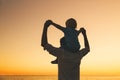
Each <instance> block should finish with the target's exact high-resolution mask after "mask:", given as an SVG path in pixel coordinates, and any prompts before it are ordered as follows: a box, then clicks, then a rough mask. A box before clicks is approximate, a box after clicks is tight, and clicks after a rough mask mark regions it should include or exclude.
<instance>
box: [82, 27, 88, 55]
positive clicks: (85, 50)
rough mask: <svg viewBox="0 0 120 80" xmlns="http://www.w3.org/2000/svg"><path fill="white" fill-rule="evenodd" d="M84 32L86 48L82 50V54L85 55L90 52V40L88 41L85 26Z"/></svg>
mask: <svg viewBox="0 0 120 80" xmlns="http://www.w3.org/2000/svg"><path fill="white" fill-rule="evenodd" d="M82 34H83V37H84V45H85V48H83V49H82V50H81V51H80V52H81V55H82V56H85V55H86V54H87V53H88V52H90V46H89V42H88V38H87V35H86V30H85V29H84V28H82Z"/></svg>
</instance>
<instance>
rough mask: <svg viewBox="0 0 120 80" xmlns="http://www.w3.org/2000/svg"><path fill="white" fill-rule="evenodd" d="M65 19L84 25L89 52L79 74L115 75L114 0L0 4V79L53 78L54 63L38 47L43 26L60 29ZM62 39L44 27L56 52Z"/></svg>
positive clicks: (119, 51) (119, 10)
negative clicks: (14, 76) (11, 76)
mask: <svg viewBox="0 0 120 80" xmlns="http://www.w3.org/2000/svg"><path fill="white" fill-rule="evenodd" d="M71 17H72V18H75V19H76V20H77V23H78V26H77V29H79V28H80V27H82V26H85V27H84V28H85V29H86V31H87V36H88V39H89V43H90V48H91V51H90V53H89V54H88V55H87V56H85V57H84V58H83V59H82V62H81V75H120V62H119V61H120V0H0V75H8V74H10V75H16V74H21V75H23V74H33V75H57V71H58V70H57V65H52V64H51V63H50V62H51V61H52V60H54V59H56V58H55V57H53V56H51V55H49V54H48V52H47V51H44V50H43V48H42V47H41V46H40V43H41V35H42V30H43V25H44V22H45V21H46V20H47V19H51V20H53V21H54V22H56V23H58V24H60V25H62V26H65V21H66V20H67V19H69V18H71ZM62 36H63V33H62V32H61V31H59V30H57V29H56V28H54V27H53V26H50V27H49V30H48V38H49V39H48V40H49V43H51V44H52V45H54V46H56V47H59V46H60V45H59V39H60V38H61V37H62ZM79 40H80V43H81V45H82V47H84V46H83V37H82V35H80V36H79Z"/></svg>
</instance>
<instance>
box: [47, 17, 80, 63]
mask: <svg viewBox="0 0 120 80" xmlns="http://www.w3.org/2000/svg"><path fill="white" fill-rule="evenodd" d="M48 22H49V25H50V24H51V25H53V26H55V27H56V28H57V29H59V30H61V31H62V32H63V33H64V37H63V38H61V42H63V41H64V45H62V46H61V47H62V48H63V49H65V50H67V51H70V52H73V53H75V52H77V51H79V49H80V43H79V40H78V35H79V33H80V32H81V29H80V30H76V27H77V22H76V20H75V19H73V18H70V19H68V20H67V21H66V28H65V27H62V26H60V25H58V24H56V23H54V22H52V21H51V20H49V21H48ZM51 63H53V64H56V63H57V59H56V60H54V61H52V62H51Z"/></svg>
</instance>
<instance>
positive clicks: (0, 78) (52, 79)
mask: <svg viewBox="0 0 120 80" xmlns="http://www.w3.org/2000/svg"><path fill="white" fill-rule="evenodd" d="M0 80H58V77H57V76H45V75H44V76H41V75H0ZM80 80H120V76H81V77H80Z"/></svg>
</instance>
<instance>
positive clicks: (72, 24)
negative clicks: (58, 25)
mask: <svg viewBox="0 0 120 80" xmlns="http://www.w3.org/2000/svg"><path fill="white" fill-rule="evenodd" d="M66 27H71V28H76V27H77V22H76V20H75V19H73V18H70V19H68V20H67V21H66Z"/></svg>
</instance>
